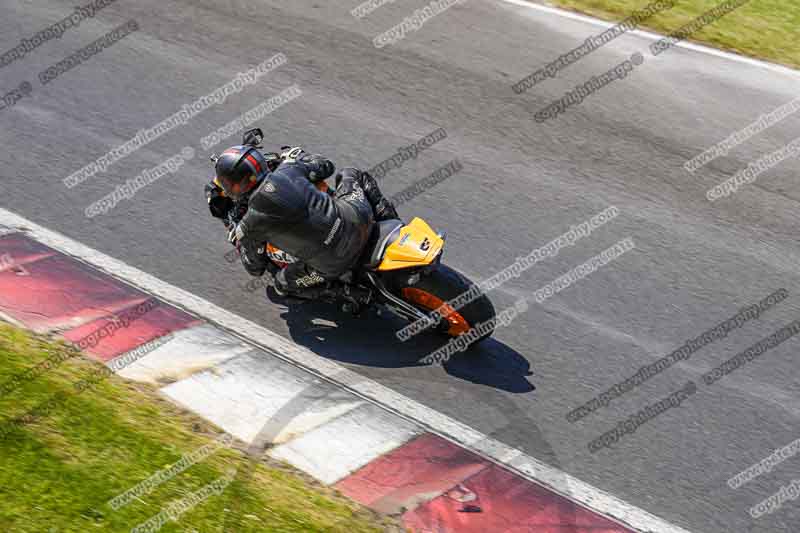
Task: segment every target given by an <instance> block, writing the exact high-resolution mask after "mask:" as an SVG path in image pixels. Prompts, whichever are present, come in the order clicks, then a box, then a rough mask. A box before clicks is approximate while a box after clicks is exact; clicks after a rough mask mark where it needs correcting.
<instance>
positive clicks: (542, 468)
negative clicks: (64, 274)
mask: <svg viewBox="0 0 800 533" xmlns="http://www.w3.org/2000/svg"><path fill="white" fill-rule="evenodd" d="M0 224H5V225H8V226H12V227H15V228H27V233H28V235H29V236H30V237H32V238H34V239H36V240H38V241H39V242H41V243H43V244H46V245H48V246H50V247H52V248H55V249H57V250H59V251H61V252H63V253H65V254H67V255H71V256H73V257H75V258H77V259H80V260H82V261H84V262H86V263H88V264H90V265H92V266H94V267H95V268H98V269H100V270H103V271H105V272H106V273H108V274H109V275H111V276H114V277H116V278H118V279H121V280H124V281H127V282H128V283H131V284H133V285H135V286H136V287H138V288H140V289H142V290H144V291H147V292H150V293H152V294H154V295H156V296H158V297H160V298H162V299H164V300H166V301H168V302H171V303H173V304H174V305H176V306H177V307H180V308H182V309H185V310H186V311H189V312H192V313H194V314H195V315H197V316H199V317H203V318H205V319H207V320H209V321H211V322H214V323H216V324H218V325H219V326H221V327H223V328H225V329H227V330H228V331H229V332H236V333H237V334H238V335H240V336H242V337H243V338H245V339H246V340H249V341H250V342H253V343H256V344H258V345H260V346H262V347H264V348H265V349H269V350H270V351H271V352H272V353H273V354H274V355H275V357H278V358H280V359H283V360H285V361H289V362H291V363H293V364H295V365H297V366H300V367H302V368H304V369H306V370H307V371H309V372H311V373H313V374H316V375H318V376H320V377H322V378H324V379H326V380H329V381H331V382H333V383H336V384H338V385H340V386H343V387H345V388H347V389H348V390H350V391H352V392H355V393H357V394H358V395H360V396H362V397H363V398H365V399H368V400H371V401H373V402H375V403H377V404H379V405H381V406H382V407H383V408H384V409H386V410H388V411H392V412H394V413H397V414H399V415H401V416H404V417H406V418H407V419H409V420H413V421H415V422H416V423H418V424H421V425H423V426H425V427H426V428H427V429H428V430H429V431H431V432H432V433H436V434H438V435H440V436H442V437H445V438H447V439H449V440H451V441H453V442H456V443H458V444H460V445H462V446H464V447H465V448H468V449H470V450H473V451H476V452H478V453H479V454H481V455H483V456H484V457H486V458H488V459H490V460H493V461H495V462H497V463H500V464H503V465H505V466H507V467H508V468H510V469H511V470H514V471H516V472H517V473H519V474H520V475H521V476H523V477H525V478H527V479H530V480H532V481H536V482H538V483H540V484H542V485H544V486H546V487H548V488H549V489H551V490H553V491H554V492H556V493H558V494H561V495H562V496H564V497H566V498H568V499H570V500H572V501H575V502H578V503H580V504H582V505H584V506H586V507H588V508H590V509H593V510H594V511H596V512H598V513H600V514H603V515H605V516H608V517H611V518H614V519H616V520H618V521H620V522H622V523H624V524H626V525H628V526H629V527H631V528H633V529H637V530H640V531H647V532H653V533H656V532H658V533H688V531H687V530H685V529H683V528H680V527H678V526H675V525H672V524H670V523H669V522H666V521H664V520H662V519H661V518H658V517H657V516H655V515H652V514H650V513H648V512H647V511H645V510H643V509H639V508H638V507H635V506H633V505H630V504H628V503H626V502H624V501H622V500H620V499H618V498H617V497H615V496H612V495H611V494H608V493H606V492H604V491H602V490H600V489H598V488H595V487H593V486H591V485H589V484H588V483H584V482H583V481H581V480H579V479H577V478H575V477H573V476H571V475H569V474H567V473H566V472H562V471H561V470H558V469H557V468H553V467H551V466H549V465H547V464H545V463H543V462H541V461H539V460H538V459H535V458H533V457H530V456H528V455H525V454H524V453H523V452H522V451H520V450H516V449H514V448H511V447H510V446H507V445H506V444H503V443H501V442H499V441H496V440H494V439H492V438H490V437H488V436H486V435H484V434H483V433H480V432H479V431H477V430H475V429H473V428H471V427H469V426H467V425H465V424H462V423H461V422H459V421H457V420H455V419H453V418H450V417H448V416H446V415H444V414H442V413H439V412H438V411H435V410H433V409H431V408H430V407H427V406H425V405H423V404H421V403H419V402H417V401H415V400H413V399H411V398H408V397H406V396H403V395H402V394H399V393H397V392H395V391H393V390H392V389H390V388H388V387H385V386H383V385H381V384H380V383H377V382H375V381H372V380H370V379H368V378H365V377H363V376H361V375H359V374H357V373H356V372H353V371H351V370H349V369H347V368H345V367H343V366H340V365H338V364H337V363H334V362H333V361H330V360H328V359H324V358H322V357H320V356H318V355H316V354H315V353H314V352H312V351H310V350H308V349H307V348H305V347H303V346H299V345H297V344H295V343H293V342H291V341H289V340H288V339H285V338H283V337H281V336H280V335H278V334H277V333H275V332H273V331H270V330H268V329H266V328H264V327H262V326H259V325H258V324H255V323H253V322H251V321H249V320H247V319H245V318H243V317H240V316H238V315H235V314H234V313H231V312H230V311H227V310H225V309H223V308H221V307H219V306H217V305H214V304H213V303H211V302H209V301H207V300H204V299H203V298H200V297H198V296H196V295H194V294H192V293H190V292H187V291H184V290H183V289H180V288H178V287H175V286H173V285H170V284H168V283H166V282H164V281H161V280H160V279H158V278H156V277H154V276H151V275H150V274H147V273H146V272H142V271H141V270H138V269H136V268H134V267H132V266H130V265H127V264H126V263H123V262H122V261H119V260H117V259H114V258H112V257H109V256H108V255H105V254H103V253H101V252H98V251H97V250H94V249H92V248H89V247H88V246H86V245H84V244H81V243H79V242H77V241H74V240H72V239H70V238H68V237H65V236H64V235H61V234H60V233H57V232H55V231H52V230H49V229H47V228H45V227H43V226H40V225H39V224H36V223H34V222H31V221H29V220H27V219H25V218H23V217H21V216H19V215H16V214H14V213H12V212H10V211H8V210H6V209H3V208H0ZM265 305H266V304H265ZM189 379H193V378H189Z"/></svg>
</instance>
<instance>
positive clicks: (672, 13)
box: [547, 0, 800, 68]
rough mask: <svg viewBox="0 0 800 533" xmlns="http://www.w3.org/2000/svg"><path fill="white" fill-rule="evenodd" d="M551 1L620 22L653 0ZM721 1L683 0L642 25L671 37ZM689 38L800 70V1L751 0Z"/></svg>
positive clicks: (549, 0)
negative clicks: (670, 34) (673, 32)
mask: <svg viewBox="0 0 800 533" xmlns="http://www.w3.org/2000/svg"><path fill="white" fill-rule="evenodd" d="M547 3H550V4H552V5H555V6H558V7H563V8H567V9H571V10H573V11H579V12H581V13H586V14H589V15H593V16H596V17H598V18H602V19H606V20H610V21H615V22H619V21H621V20H623V19H625V18H626V17H628V16H629V15H630V14H631V13H632V12H633V11H634V10H636V9H641V8H643V7H644V6H646V5H648V4H649V3H650V0H548V2H547ZM720 3H721V0H678V2H677V3H676V4H675V7H673V8H671V9H668V10H665V11H662V12H660V13H658V14H656V15H655V16H653V17H651V18H649V19H647V20H646V21H645V22H644V23H643V24H642V25H641V26H639V27H640V28H641V29H651V30H654V31H657V32H659V33H663V34H668V33H670V32H672V31H675V30H677V29H678V28H680V27H681V26H683V25H684V24H686V23H688V22H691V21H692V20H693V19H695V18H696V17H697V16H699V15H702V14H703V13H704V12H706V11H708V10H709V9H711V8H713V7H715V6H717V5H719V4H720ZM688 40H689V41H693V42H697V43H703V44H707V45H711V46H715V47H717V48H720V49H723V50H727V51H732V52H736V53H739V54H743V55H746V56H750V57H754V58H758V59H765V60H768V61H772V62H774V63H780V64H783V65H787V66H790V67H794V68H800V2H798V1H797V0H751V1H750V2H749V3H747V4H744V5H743V6H741V7H740V8H738V9H736V10H734V11H732V12H730V13H728V14H727V15H725V16H724V17H722V18H721V19H719V20H717V21H715V22H713V23H712V24H710V25H708V26H706V27H705V28H703V29H702V30H700V31H699V32H697V33H695V34H693V35H692V37H690V38H689V39H688ZM666 53H669V52H666Z"/></svg>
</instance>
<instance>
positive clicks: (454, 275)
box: [400, 265, 495, 342]
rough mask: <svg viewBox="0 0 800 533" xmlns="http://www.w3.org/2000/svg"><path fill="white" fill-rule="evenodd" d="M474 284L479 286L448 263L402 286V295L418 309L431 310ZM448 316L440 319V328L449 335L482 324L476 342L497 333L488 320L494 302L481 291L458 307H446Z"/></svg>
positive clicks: (441, 331)
mask: <svg viewBox="0 0 800 533" xmlns="http://www.w3.org/2000/svg"><path fill="white" fill-rule="evenodd" d="M473 287H475V289H473V291H475V290H477V286H475V284H474V283H472V282H471V281H470V280H469V279H467V278H466V277H465V276H463V275H462V274H460V273H458V272H456V271H455V270H453V269H452V268H450V267H448V266H446V265H439V266H438V268H437V269H436V270H435V271H433V272H431V273H430V274H429V275H427V276H423V277H422V278H421V279H420V280H419V281H418V282H417V283H416V284H415V285H411V286H406V287H402V288H401V289H400V295H401V296H402V297H403V299H404V300H406V301H407V302H409V303H410V304H412V305H414V306H415V307H417V308H418V309H420V310H423V311H426V312H430V311H434V310H436V309H438V308H439V306H441V305H442V304H443V303H445V302H449V301H451V300H455V299H456V298H458V297H459V296H460V295H462V294H465V293H467V292H469V291H470V289H471V288H473ZM448 307H449V306H448ZM445 318H446V320H442V321H441V323H440V326H439V328H438V331H439V332H440V333H443V334H445V335H446V336H448V337H458V336H461V335H464V334H465V333H466V332H467V331H469V330H472V329H475V328H476V327H478V326H481V325H483V326H481V328H480V329H481V330H484V331H483V334H482V335H480V336H479V337H478V338H477V339H476V340H475V342H480V341H482V340H483V339H487V338H489V337H491V336H492V333H494V323H493V322H492V323H489V324H487V322H489V321H491V320H492V319H494V318H495V311H494V305H492V302H491V301H490V300H489V298H488V297H487V296H486V295H485V294H483V293H482V292H480V294H479V296H477V297H476V298H474V299H473V300H472V301H471V302H469V303H467V304H466V305H463V306H461V307H460V308H458V309H453V308H450V309H446V310H445Z"/></svg>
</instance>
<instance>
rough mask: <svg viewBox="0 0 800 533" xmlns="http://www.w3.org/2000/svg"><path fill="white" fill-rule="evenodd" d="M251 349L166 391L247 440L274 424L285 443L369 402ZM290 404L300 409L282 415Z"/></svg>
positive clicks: (279, 440)
mask: <svg viewBox="0 0 800 533" xmlns="http://www.w3.org/2000/svg"><path fill="white" fill-rule="evenodd" d="M217 331H219V332H220V333H222V332H221V331H220V330H217ZM250 350H251V351H250V353H248V354H246V355H242V356H239V357H237V358H235V359H231V360H228V361H226V362H225V363H223V364H221V365H219V366H216V367H214V368H212V369H209V370H207V371H204V372H201V373H198V374H195V375H193V376H191V377H189V378H187V379H184V380H182V381H179V382H177V383H173V384H171V385H168V386H166V387H164V388H163V389H161V392H163V393H164V394H165V395H167V396H168V397H169V398H171V399H172V400H173V401H175V402H177V403H179V404H180V405H182V406H184V407H186V408H187V409H189V410H191V411H194V412H195V413H197V414H199V415H201V416H202V417H203V418H205V419H206V420H209V421H211V422H213V423H214V424H216V425H218V426H219V427H221V428H222V429H224V430H225V431H226V432H228V433H230V434H231V435H233V436H234V437H236V438H238V439H239V440H241V441H243V442H246V443H247V444H252V443H253V441H254V440H255V439H256V437H258V436H259V433H260V429H261V428H264V427H265V425H266V424H268V423H274V424H275V427H274V428H267V429H268V430H269V429H274V430H275V431H277V434H276V435H270V441H271V442H273V443H283V442H287V441H289V440H291V439H293V438H295V437H297V436H298V435H302V434H304V433H307V432H309V431H312V430H314V429H315V428H316V427H318V426H321V425H323V424H326V423H328V422H330V421H331V420H334V419H336V418H337V417H340V416H342V415H345V414H347V413H349V412H350V411H352V410H353V409H356V408H358V407H360V406H363V405H367V402H365V401H364V400H363V399H362V398H360V397H358V396H356V395H355V394H352V393H350V392H348V391H346V390H342V389H341V388H338V387H336V386H335V385H333V384H331V383H329V382H327V381H322V380H320V379H319V378H317V377H315V376H313V375H312V374H309V373H308V372H306V371H304V370H302V369H300V368H297V367H296V366H294V365H291V364H289V363H287V362H285V361H282V360H280V359H277V358H275V357H273V356H272V355H271V354H269V353H267V352H264V351H261V350H257V349H254V348H252V347H251V348H250ZM290 404H292V406H293V408H294V409H296V410H298V411H301V412H292V413H291V414H290V415H289V416H288V417H287V418H286V419H283V418H282V417H281V416H280V415H279V414H278V413H279V412H280V411H281V410H283V409H285V408H286V407H287V406H290ZM395 418H397V419H398V420H401V419H400V418H399V417H395Z"/></svg>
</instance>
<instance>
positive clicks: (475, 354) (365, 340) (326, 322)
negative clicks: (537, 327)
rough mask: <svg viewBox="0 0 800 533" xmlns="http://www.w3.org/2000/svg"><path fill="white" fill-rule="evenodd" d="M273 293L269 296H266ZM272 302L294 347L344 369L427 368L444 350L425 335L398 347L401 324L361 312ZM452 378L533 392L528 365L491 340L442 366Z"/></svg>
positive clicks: (435, 338)
mask: <svg viewBox="0 0 800 533" xmlns="http://www.w3.org/2000/svg"><path fill="white" fill-rule="evenodd" d="M268 292H271V291H268ZM270 300H272V301H273V302H274V303H276V304H278V305H281V306H282V307H285V310H284V311H282V313H281V318H283V319H284V320H285V321H286V325H287V327H288V328H289V335H290V336H291V338H292V340H294V341H295V342H296V343H297V344H300V345H302V346H305V347H306V348H308V349H310V350H312V351H313V352H315V353H316V354H318V355H320V356H322V357H325V358H327V359H332V360H335V361H339V362H342V363H349V364H354V365H362V366H373V367H379V368H402V367H414V366H429V364H428V363H423V362H422V361H421V360H422V359H424V358H425V356H427V355H428V354H430V353H431V352H433V351H434V350H436V349H437V348H439V347H441V346H442V345H444V344H445V342H446V341H445V339H444V338H443V337H440V336H438V335H435V334H431V333H423V334H420V335H417V336H415V337H412V338H411V339H409V340H407V341H406V342H401V341H400V340H399V339H398V338H397V337H396V336H395V333H396V332H397V330H399V329H400V328H402V327H403V325H404V322H403V321H401V320H400V319H396V318H394V317H387V316H385V315H384V316H383V317H379V316H376V314H375V313H374V312H370V311H365V312H364V315H363V316H360V317H354V316H352V315H350V314H348V313H345V312H343V311H341V310H340V309H339V308H338V306H336V305H334V304H330V303H325V302H310V301H309V302H295V301H290V300H284V299H278V298H277V297H275V296H273V295H271V294H270ZM442 367H443V368H444V370H445V371H446V372H447V373H448V374H449V375H451V376H454V377H457V378H460V379H463V380H465V381H470V382H472V383H475V384H477V385H485V386H487V387H493V388H496V389H500V390H503V391H506V392H512V393H525V392H531V391H533V390H536V387H535V386H534V385H533V383H531V382H530V381H529V380H528V377H530V376H531V375H532V374H533V372H532V371H531V368H530V363H529V362H528V360H527V359H525V357H523V356H522V354H520V353H519V352H517V351H516V350H513V349H511V348H510V347H508V346H507V345H505V344H503V343H502V342H499V341H497V340H495V339H491V338H490V339H487V340H485V341H483V342H481V343H480V344H478V345H476V346H472V347H470V348H469V349H468V350H467V351H465V352H462V353H458V354H456V355H455V356H453V357H452V358H451V359H450V360H449V361H446V362H444V363H443V364H442Z"/></svg>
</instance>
